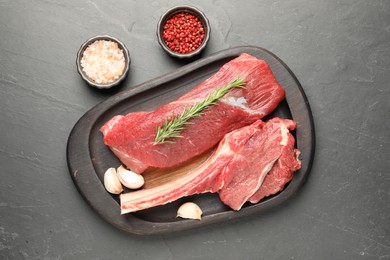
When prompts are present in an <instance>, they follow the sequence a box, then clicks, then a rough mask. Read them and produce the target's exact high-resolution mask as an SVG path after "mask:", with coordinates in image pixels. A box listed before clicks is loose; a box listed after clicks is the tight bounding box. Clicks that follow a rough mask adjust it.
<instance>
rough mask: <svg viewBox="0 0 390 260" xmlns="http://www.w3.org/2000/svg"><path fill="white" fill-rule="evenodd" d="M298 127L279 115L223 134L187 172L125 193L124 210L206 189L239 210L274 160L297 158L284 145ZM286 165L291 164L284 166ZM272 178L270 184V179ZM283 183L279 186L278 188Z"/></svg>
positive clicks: (175, 198)
mask: <svg viewBox="0 0 390 260" xmlns="http://www.w3.org/2000/svg"><path fill="white" fill-rule="evenodd" d="M294 128H295V122H293V121H292V120H289V119H279V118H275V119H272V120H270V121H268V122H267V123H264V122H262V121H261V120H258V121H256V122H255V123H253V124H252V125H249V126H245V127H242V128H240V129H237V130H234V131H232V132H230V133H228V134H226V135H225V136H224V138H223V139H222V140H221V142H220V144H219V145H218V147H217V149H216V151H215V152H214V153H213V154H212V155H211V156H210V158H209V159H208V160H207V161H205V162H204V163H203V164H201V165H200V166H199V167H198V168H196V169H195V170H193V171H190V172H189V173H188V174H186V175H185V176H182V177H180V178H178V179H175V180H173V181H170V182H168V183H165V184H163V185H160V186H157V187H154V188H150V189H143V190H139V191H135V192H130V193H126V194H122V195H121V196H120V200H121V212H122V214H125V213H129V212H134V211H138V210H142V209H147V208H150V207H154V206H158V205H164V204H166V203H169V202H171V201H174V200H177V199H179V198H181V197H185V196H190V195H193V194H199V193H205V192H219V194H220V198H221V200H222V202H224V203H225V204H226V205H229V206H230V207H231V208H232V209H234V210H239V209H240V208H241V207H242V205H243V204H244V203H245V202H246V201H247V200H248V199H249V198H252V196H254V194H256V192H258V191H260V190H261V184H262V182H263V180H264V178H265V176H266V174H267V173H268V172H269V171H270V170H271V168H272V169H273V167H274V164H275V162H276V161H278V160H279V161H283V162H287V161H292V160H298V159H297V158H296V153H297V151H295V150H294V149H290V148H287V149H286V147H289V146H290V144H291V142H292V145H294V138H293V136H292V135H291V134H290V133H289V130H293V129H294ZM282 157H283V158H282ZM292 157H293V158H294V159H292ZM284 165H287V166H288V165H290V164H284V163H282V164H281V166H282V167H284ZM277 167H279V165H278V166H277ZM294 169H297V167H295V168H294ZM271 172H272V170H271ZM272 178H273V177H272ZM272 178H271V179H270V180H269V181H268V182H269V183H272ZM290 179H291V178H284V180H282V179H281V180H278V184H279V183H282V182H283V181H284V184H285V183H286V182H288V181H290ZM283 186H284V185H283ZM283 186H281V185H278V187H279V188H280V187H281V188H282V187H283ZM278 191H280V189H279V190H278Z"/></svg>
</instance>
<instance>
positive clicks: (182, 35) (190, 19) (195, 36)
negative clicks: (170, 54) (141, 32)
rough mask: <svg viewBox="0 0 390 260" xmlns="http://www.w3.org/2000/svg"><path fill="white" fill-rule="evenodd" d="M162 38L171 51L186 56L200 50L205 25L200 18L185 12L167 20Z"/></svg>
mask: <svg viewBox="0 0 390 260" xmlns="http://www.w3.org/2000/svg"><path fill="white" fill-rule="evenodd" d="M162 36H163V40H164V42H165V44H166V45H167V46H168V48H169V49H171V50H172V51H174V52H177V53H181V54H186V53H190V52H193V51H195V50H196V49H198V48H199V47H200V45H201V44H202V42H203V40H204V36H205V35H204V28H203V24H202V22H201V21H200V20H199V19H198V17H196V16H195V15H193V14H190V13H185V12H183V13H178V14H175V15H174V16H172V17H171V18H170V19H168V20H167V22H166V23H165V25H164V29H163V34H162Z"/></svg>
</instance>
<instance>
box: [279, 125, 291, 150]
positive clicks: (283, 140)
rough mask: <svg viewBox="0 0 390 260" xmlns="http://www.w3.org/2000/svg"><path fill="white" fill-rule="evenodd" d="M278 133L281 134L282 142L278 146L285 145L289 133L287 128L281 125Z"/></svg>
mask: <svg viewBox="0 0 390 260" xmlns="http://www.w3.org/2000/svg"><path fill="white" fill-rule="evenodd" d="M280 131H281V132H282V141H280V144H281V145H287V140H288V132H289V131H288V129H287V127H286V126H285V125H284V124H282V125H281V126H280Z"/></svg>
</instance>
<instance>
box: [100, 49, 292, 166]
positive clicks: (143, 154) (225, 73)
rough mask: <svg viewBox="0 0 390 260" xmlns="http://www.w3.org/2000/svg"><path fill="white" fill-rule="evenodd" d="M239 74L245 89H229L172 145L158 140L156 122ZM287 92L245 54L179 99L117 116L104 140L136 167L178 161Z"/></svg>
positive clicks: (260, 63) (105, 129) (253, 117)
mask: <svg viewBox="0 0 390 260" xmlns="http://www.w3.org/2000/svg"><path fill="white" fill-rule="evenodd" d="M238 77H240V78H243V79H244V80H245V83H246V88H245V89H241V88H236V89H232V90H230V91H229V92H228V93H227V94H226V95H225V96H224V97H222V98H221V99H220V100H219V101H218V103H217V105H213V106H210V107H208V108H207V109H206V110H204V114H203V115H202V116H201V117H195V118H193V119H191V122H192V123H193V124H190V125H188V128H187V129H185V130H183V131H181V133H180V134H181V135H182V136H183V138H175V139H174V140H173V141H175V142H176V144H175V145H172V144H159V145H155V144H154V139H155V136H156V128H157V126H162V125H163V122H164V121H165V118H166V117H168V118H171V117H172V113H173V114H174V115H180V114H181V113H182V111H183V110H184V109H185V108H188V107H190V106H191V105H194V104H196V103H198V102H200V101H203V100H204V99H205V98H206V97H207V96H208V95H209V94H210V93H212V92H214V91H215V90H216V88H220V87H222V86H225V85H227V84H229V83H231V82H232V81H234V80H235V79H237V78H238ZM284 96H285V92H284V90H283V88H282V87H281V86H280V85H279V84H278V82H277V81H276V79H275V77H274V75H273V73H272V71H271V69H270V68H269V66H268V65H267V64H266V62H265V61H263V60H258V59H257V58H255V57H253V56H251V55H248V54H241V55H240V56H239V57H237V58H235V59H233V60H231V61H230V62H228V63H226V64H225V65H224V66H222V68H221V69H220V70H219V71H218V72H217V73H216V74H214V75H213V76H211V77H210V78H208V79H207V80H205V81H204V82H202V83H201V84H199V85H198V86H196V87H195V88H194V89H192V90H191V91H189V92H188V93H186V94H184V95H183V96H181V97H180V98H178V99H176V100H175V101H173V102H171V103H168V104H166V105H163V106H162V107H160V108H157V109H156V110H154V111H151V112H135V113H130V114H127V115H125V116H123V115H118V116H115V117H113V118H112V119H111V120H109V121H108V122H107V123H105V124H104V125H103V126H102V127H101V129H100V130H101V132H102V133H103V135H104V143H105V144H106V145H107V146H109V147H110V149H111V150H112V151H113V152H114V153H115V155H116V156H117V157H118V158H119V159H120V160H121V161H122V163H123V164H125V165H126V166H127V167H128V168H129V169H131V170H132V171H134V172H137V173H142V172H143V171H145V170H146V169H147V168H148V167H157V168H169V167H173V166H177V165H179V164H180V163H183V162H185V161H187V160H189V159H191V158H193V157H195V156H197V155H199V154H202V153H203V152H205V151H207V150H209V149H210V148H212V147H213V146H215V145H216V144H217V143H218V142H219V141H220V140H221V139H222V137H223V136H224V135H225V134H227V133H229V132H230V131H232V130H235V129H238V128H240V127H243V126H246V125H249V124H251V123H253V122H255V121H256V120H259V119H261V118H263V117H264V116H266V115H267V114H269V113H271V112H272V111H273V110H274V109H275V108H276V106H277V105H278V104H279V102H280V101H281V100H283V99H284Z"/></svg>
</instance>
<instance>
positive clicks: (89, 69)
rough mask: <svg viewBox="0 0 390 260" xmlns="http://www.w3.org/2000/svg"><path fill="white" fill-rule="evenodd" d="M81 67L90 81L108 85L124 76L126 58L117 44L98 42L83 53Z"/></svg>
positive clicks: (104, 41)
mask: <svg viewBox="0 0 390 260" xmlns="http://www.w3.org/2000/svg"><path fill="white" fill-rule="evenodd" d="M81 66H82V68H83V71H84V72H85V73H86V74H87V76H88V77H89V78H90V79H92V80H93V81H95V82H96V83H99V84H107V83H111V82H114V81H115V80H117V79H118V78H119V77H120V76H121V75H122V73H123V71H124V70H125V56H124V54H123V50H122V49H121V48H119V47H118V44H117V43H116V42H112V41H106V40H97V41H95V42H93V43H92V44H90V45H89V46H88V47H87V48H86V49H85V51H84V52H83V57H82V58H81Z"/></svg>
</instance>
